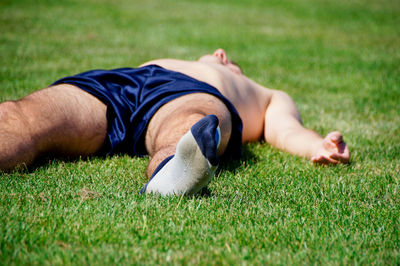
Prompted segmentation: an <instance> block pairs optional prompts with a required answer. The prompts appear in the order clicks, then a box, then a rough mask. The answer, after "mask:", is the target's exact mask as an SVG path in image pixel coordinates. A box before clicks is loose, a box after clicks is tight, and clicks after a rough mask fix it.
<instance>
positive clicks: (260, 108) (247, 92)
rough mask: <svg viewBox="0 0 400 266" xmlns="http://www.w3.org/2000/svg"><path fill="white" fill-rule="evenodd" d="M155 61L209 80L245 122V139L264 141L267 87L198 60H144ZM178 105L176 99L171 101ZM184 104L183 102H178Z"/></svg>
mask: <svg viewBox="0 0 400 266" xmlns="http://www.w3.org/2000/svg"><path fill="white" fill-rule="evenodd" d="M151 64H155V65H158V66H161V67H163V68H165V69H169V70H172V71H177V72H180V73H183V74H185V75H188V76H190V77H192V78H195V79H197V80H200V81H203V82H206V83H208V84H210V85H212V86H213V87H215V88H216V89H218V90H219V91H220V92H221V94H222V95H224V96H225V97H226V98H227V99H228V100H229V101H230V102H231V103H232V104H233V105H234V106H235V108H236V110H237V111H238V113H239V116H240V117H241V119H242V122H243V136H242V139H243V142H250V141H256V140H260V139H261V138H262V136H263V133H264V115H265V110H266V108H267V106H268V103H269V100H270V98H271V96H272V90H269V89H266V88H264V87H262V86H261V85H259V84H257V83H255V82H254V81H252V80H250V79H248V78H247V77H245V76H244V75H240V74H237V73H233V72H232V71H230V70H229V69H227V68H226V67H224V66H222V65H219V64H213V63H203V62H198V61H182V60H175V59H159V60H154V61H149V62H146V63H144V64H143V65H142V66H145V65H151ZM169 104H170V105H174V104H175V103H174V101H172V102H171V103H169ZM178 104H179V105H182V101H180V102H179V103H178Z"/></svg>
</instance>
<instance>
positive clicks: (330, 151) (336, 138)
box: [311, 131, 350, 164]
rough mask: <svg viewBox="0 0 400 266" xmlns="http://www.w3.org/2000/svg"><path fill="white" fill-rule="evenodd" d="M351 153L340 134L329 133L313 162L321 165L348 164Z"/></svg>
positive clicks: (312, 158)
mask: <svg viewBox="0 0 400 266" xmlns="http://www.w3.org/2000/svg"><path fill="white" fill-rule="evenodd" d="M349 160H350V152H349V148H348V147H347V145H346V143H345V142H344V141H343V136H342V134H341V133H340V132H338V131H334V132H331V133H329V134H328V135H327V136H326V137H325V138H324V140H323V141H322V143H321V146H320V147H319V148H318V149H317V151H316V154H315V155H314V156H313V157H311V161H312V162H314V163H320V164H338V163H348V162H349Z"/></svg>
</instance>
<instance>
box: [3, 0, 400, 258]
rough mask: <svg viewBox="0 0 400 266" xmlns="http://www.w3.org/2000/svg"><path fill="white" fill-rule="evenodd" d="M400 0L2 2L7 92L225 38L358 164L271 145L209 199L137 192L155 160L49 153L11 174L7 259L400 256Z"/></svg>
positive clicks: (251, 153) (253, 150)
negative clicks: (335, 134)
mask: <svg viewBox="0 0 400 266" xmlns="http://www.w3.org/2000/svg"><path fill="white" fill-rule="evenodd" d="M399 25H400V2H399V1H398V0H377V1H367V0H352V1H345V0H286V1H278V0H271V1H262V0H258V1H256V0H254V1H251V0H223V1H210V0H209V1H200V0H195V1H189V0H187V1H184V0H178V1H172V0H166V1H163V0H148V1H128V0H116V1H105V0H87V1H78V0H62V1H51V0H47V1H45V0H41V1H34V0H25V1H23V0H15V1H14V0H3V1H1V2H0V101H3V100H8V99H17V98H19V97H22V96H23V95H25V94H27V93H29V92H32V91H34V90H36V89H38V88H42V87H45V86H47V85H48V84H50V83H52V82H53V81H55V80H56V79H58V78H60V77H63V76H66V75H70V74H75V73H78V72H81V71H85V70H88V69H93V68H114V67H123V66H137V65H138V64H140V63H142V62H144V61H147V60H150V59H153V58H160V57H174V58H181V59H188V60H191V59H195V58H197V57H199V56H200V55H202V54H204V53H208V52H210V51H213V50H214V49H216V48H218V47H224V48H225V49H226V50H227V52H228V54H229V55H230V56H231V57H232V58H233V59H234V60H235V61H237V62H238V63H240V64H241V66H242V68H243V69H244V71H245V73H246V74H247V75H248V76H249V77H250V78H252V79H254V80H256V81H257V82H260V83H262V84H264V85H266V86H268V87H271V88H275V89H282V90H285V91H287V92H288V93H289V94H290V95H291V96H292V97H293V98H294V99H295V101H296V102H297V104H298V108H299V110H300V112H301V114H302V117H303V120H304V123H305V125H306V126H307V127H310V128H312V129H314V130H317V131H318V132H320V133H321V134H326V133H328V132H330V131H332V130H336V129H337V130H340V131H342V133H343V134H344V135H345V138H346V141H347V142H348V144H349V146H350V149H351V151H352V163H351V164H350V165H346V166H338V167H316V166H313V165H312V164H310V163H309V162H308V161H306V160H305V159H302V158H298V157H293V156H290V155H288V154H285V153H282V152H280V151H278V150H276V149H274V148H271V147H269V146H268V145H266V144H265V143H264V144H263V143H261V144H258V143H256V144H249V145H246V146H245V147H244V151H245V152H244V157H243V160H242V161H240V162H230V163H227V164H225V165H223V166H222V167H221V170H220V171H219V172H218V175H217V176H216V178H215V179H214V180H213V181H212V183H211V184H210V185H209V187H208V190H209V193H208V194H206V195H203V196H197V197H189V198H186V197H183V198H181V197H167V198H161V197H157V196H139V195H138V194H137V193H138V191H139V189H140V188H141V186H142V185H143V184H144V183H145V182H146V177H145V174H144V172H145V168H146V163H147V161H148V159H147V158H130V157H128V156H122V155H121V156H115V157H112V158H89V159H79V160H75V161H66V160H50V161H44V162H43V163H42V164H40V165H39V166H38V167H37V169H35V170H34V171H28V170H22V171H19V172H15V173H12V174H2V175H1V177H0V214H1V215H0V262H1V263H0V264H4V265H8V264H47V265H57V264H76V265H81V264H110V263H113V264H115V263H124V264H142V263H143V264H156V263H163V264H164V263H169V264H218V265H219V264H224V265H227V264H327V263H328V264H398V263H400V232H399V228H400V196H399V193H400V177H399V175H400V174H399V173H400V126H399V125H400V109H399V103H400V26H399Z"/></svg>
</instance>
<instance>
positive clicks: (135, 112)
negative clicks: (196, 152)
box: [52, 65, 242, 158]
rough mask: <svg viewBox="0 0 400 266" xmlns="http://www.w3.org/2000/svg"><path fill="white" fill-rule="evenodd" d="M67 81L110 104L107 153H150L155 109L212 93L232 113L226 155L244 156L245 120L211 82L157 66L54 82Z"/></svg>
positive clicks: (140, 154)
mask: <svg viewBox="0 0 400 266" xmlns="http://www.w3.org/2000/svg"><path fill="white" fill-rule="evenodd" d="M63 83H64V84H71V85H75V86H77V87H79V88H81V89H82V90H84V91H86V92H88V93H90V94H92V95H93V96H95V97H96V98H98V99H99V100H101V101H102V102H103V103H104V104H106V105H107V136H108V138H107V139H106V142H105V146H104V152H105V153H107V154H114V153H128V154H130V155H138V156H143V155H146V154H147V151H146V147H145V141H144V139H145V135H146V128H147V125H148V123H149V121H150V119H151V118H152V117H153V115H154V114H155V112H156V111H157V110H158V109H159V108H160V107H161V106H162V105H164V104H166V103H168V102H170V101H172V100H173V99H176V98H178V97H180V96H183V95H186V94H190V93H208V94H211V95H214V96H216V97H217V98H219V99H220V100H221V101H222V102H224V103H225V105H226V107H227V108H228V109H229V111H230V113H231V116H232V134H231V138H230V140H229V144H228V147H227V150H226V152H225V154H226V155H228V156H229V157H230V158H239V157H240V154H241V144H242V120H241V119H240V117H239V114H238V113H237V111H236V109H235V107H234V106H233V105H232V103H231V102H230V101H229V100H228V99H226V98H225V97H224V96H223V95H222V94H221V93H220V92H219V91H218V90H217V89H216V88H214V87H212V86H210V85H209V84H207V83H204V82H201V81H198V80H196V79H193V78H191V77H189V76H186V75H184V74H182V73H179V72H174V71H170V70H166V69H164V68H162V67H160V66H157V65H149V66H145V67H140V68H119V69H113V70H92V71H88V72H84V73H81V74H77V75H75V76H70V77H65V78H62V79H60V80H58V81H56V82H54V83H53V84H52V85H57V84H63ZM223 157H226V156H223Z"/></svg>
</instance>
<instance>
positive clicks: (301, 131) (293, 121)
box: [264, 91, 350, 164]
mask: <svg viewBox="0 0 400 266" xmlns="http://www.w3.org/2000/svg"><path fill="white" fill-rule="evenodd" d="M264 134H265V139H266V140H267V141H268V142H269V143H270V144H271V145H273V146H275V147H277V148H279V149H282V150H285V151H288V152H290V153H292V154H295V155H300V156H303V157H306V158H308V159H310V160H312V161H313V162H316V163H322V164H329V163H333V164H336V163H347V162H348V161H349V159H350V153H349V149H348V147H347V145H346V143H345V142H344V141H343V136H342V134H341V133H340V132H337V131H335V132H332V133H330V134H328V135H327V136H326V137H325V138H322V137H321V136H320V135H319V134H317V133H316V132H314V131H312V130H309V129H306V128H304V127H303V125H302V123H301V119H300V115H299V112H298V111H297V108H296V105H295V103H294V102H293V100H292V99H291V98H290V97H289V96H288V95H287V94H286V93H284V92H281V91H275V92H274V93H273V96H272V98H271V102H270V104H269V106H268V108H267V111H266V114H265V133H264Z"/></svg>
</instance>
